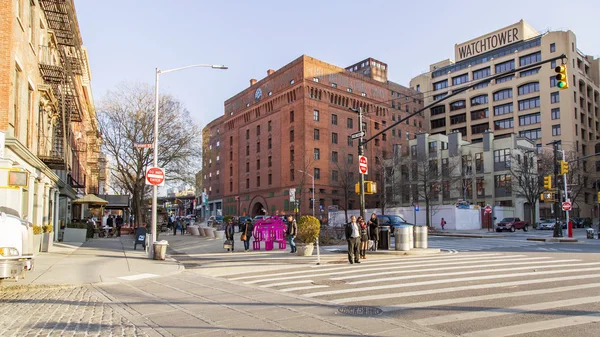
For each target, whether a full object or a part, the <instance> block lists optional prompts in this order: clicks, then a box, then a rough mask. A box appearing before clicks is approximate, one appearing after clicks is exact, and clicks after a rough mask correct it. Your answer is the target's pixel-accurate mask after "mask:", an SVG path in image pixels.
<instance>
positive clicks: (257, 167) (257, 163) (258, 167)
mask: <svg viewBox="0 0 600 337" xmlns="http://www.w3.org/2000/svg"><path fill="white" fill-rule="evenodd" d="M256 169H257V170H260V159H257V160H256Z"/></svg>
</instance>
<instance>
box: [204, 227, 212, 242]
mask: <svg viewBox="0 0 600 337" xmlns="http://www.w3.org/2000/svg"><path fill="white" fill-rule="evenodd" d="M204 230H205V231H206V237H208V238H209V239H214V238H215V229H214V228H210V227H206V228H205V229H204Z"/></svg>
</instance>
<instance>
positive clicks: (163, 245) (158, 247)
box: [152, 240, 169, 260]
mask: <svg viewBox="0 0 600 337" xmlns="http://www.w3.org/2000/svg"><path fill="white" fill-rule="evenodd" d="M168 246H169V243H168V242H167V241H165V240H162V241H158V242H155V243H154V245H153V247H152V248H153V250H154V259H155V260H164V259H165V258H166V257H167V247H168Z"/></svg>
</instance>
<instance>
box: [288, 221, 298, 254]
mask: <svg viewBox="0 0 600 337" xmlns="http://www.w3.org/2000/svg"><path fill="white" fill-rule="evenodd" d="M297 233H298V224H297V223H296V219H294V217H293V216H291V215H289V216H288V223H287V233H286V234H287V236H288V242H289V243H290V249H291V251H290V253H295V252H296V243H295V242H294V239H295V238H296V234H297Z"/></svg>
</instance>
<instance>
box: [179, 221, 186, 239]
mask: <svg viewBox="0 0 600 337" xmlns="http://www.w3.org/2000/svg"><path fill="white" fill-rule="evenodd" d="M185 228H186V223H185V218H183V217H179V230H180V231H181V235H183V234H185Z"/></svg>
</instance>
